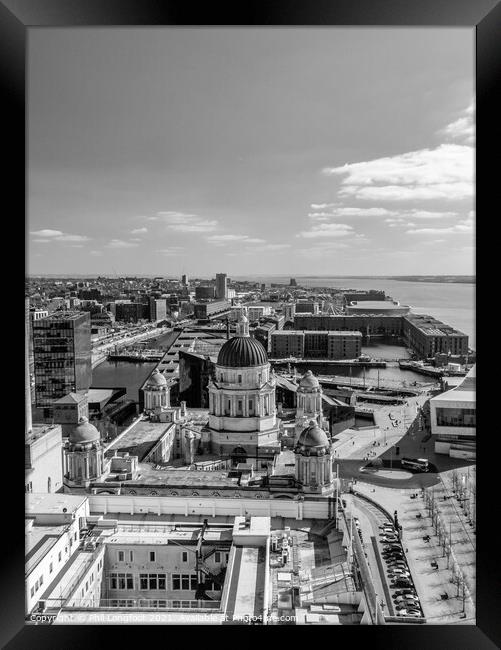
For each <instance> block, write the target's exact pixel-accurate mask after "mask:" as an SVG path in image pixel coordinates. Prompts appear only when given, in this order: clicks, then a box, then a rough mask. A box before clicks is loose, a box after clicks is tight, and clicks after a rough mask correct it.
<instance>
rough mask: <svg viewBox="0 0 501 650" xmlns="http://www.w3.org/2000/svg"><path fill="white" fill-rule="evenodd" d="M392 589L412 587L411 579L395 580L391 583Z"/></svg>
mask: <svg viewBox="0 0 501 650" xmlns="http://www.w3.org/2000/svg"><path fill="white" fill-rule="evenodd" d="M391 587H393V588H394V589H395V588H397V587H412V582H411V581H410V579H409V578H403V577H402V578H394V579H393V580H392V582H391Z"/></svg>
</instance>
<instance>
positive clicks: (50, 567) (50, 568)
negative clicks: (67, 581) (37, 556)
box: [49, 562, 54, 573]
mask: <svg viewBox="0 0 501 650" xmlns="http://www.w3.org/2000/svg"><path fill="white" fill-rule="evenodd" d="M53 570H54V566H53V564H52V562H51V563H50V564H49V573H52V571H53Z"/></svg>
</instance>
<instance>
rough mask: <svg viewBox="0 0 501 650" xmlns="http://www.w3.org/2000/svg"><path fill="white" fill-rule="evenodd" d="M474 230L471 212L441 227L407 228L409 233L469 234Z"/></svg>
mask: <svg viewBox="0 0 501 650" xmlns="http://www.w3.org/2000/svg"><path fill="white" fill-rule="evenodd" d="M473 231H474V223H473V214H471V213H470V214H469V215H468V217H467V218H466V219H463V220H461V221H458V222H457V223H455V224H453V225H451V226H446V227H443V228H411V229H410V230H407V234H409V235H463V234H464V235H471V234H473Z"/></svg>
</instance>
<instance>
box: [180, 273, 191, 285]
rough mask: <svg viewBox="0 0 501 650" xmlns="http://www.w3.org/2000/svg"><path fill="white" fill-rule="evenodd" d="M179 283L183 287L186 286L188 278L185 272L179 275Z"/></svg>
mask: <svg viewBox="0 0 501 650" xmlns="http://www.w3.org/2000/svg"><path fill="white" fill-rule="evenodd" d="M181 284H182V285H183V287H187V286H188V284H189V280H188V276H187V275H186V274H183V275H182V276H181Z"/></svg>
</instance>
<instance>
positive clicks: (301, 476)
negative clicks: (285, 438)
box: [294, 420, 334, 494]
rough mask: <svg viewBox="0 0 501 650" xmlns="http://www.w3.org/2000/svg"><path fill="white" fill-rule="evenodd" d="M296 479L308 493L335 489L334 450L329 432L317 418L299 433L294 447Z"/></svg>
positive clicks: (325, 492)
mask: <svg viewBox="0 0 501 650" xmlns="http://www.w3.org/2000/svg"><path fill="white" fill-rule="evenodd" d="M294 456H295V462H296V468H295V469H296V480H297V481H298V482H299V483H300V485H301V489H302V491H303V492H306V493H307V494H312V493H313V494H332V493H333V491H334V473H333V467H332V466H333V459H334V451H333V448H332V444H331V442H330V441H329V438H328V437H327V434H326V433H325V431H324V430H323V429H321V428H320V427H319V425H318V423H317V422H316V421H315V420H312V421H311V422H310V423H309V425H308V426H307V427H306V428H305V429H304V430H303V431H302V433H301V434H300V435H299V438H298V441H297V443H296V445H295V447H294Z"/></svg>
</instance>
